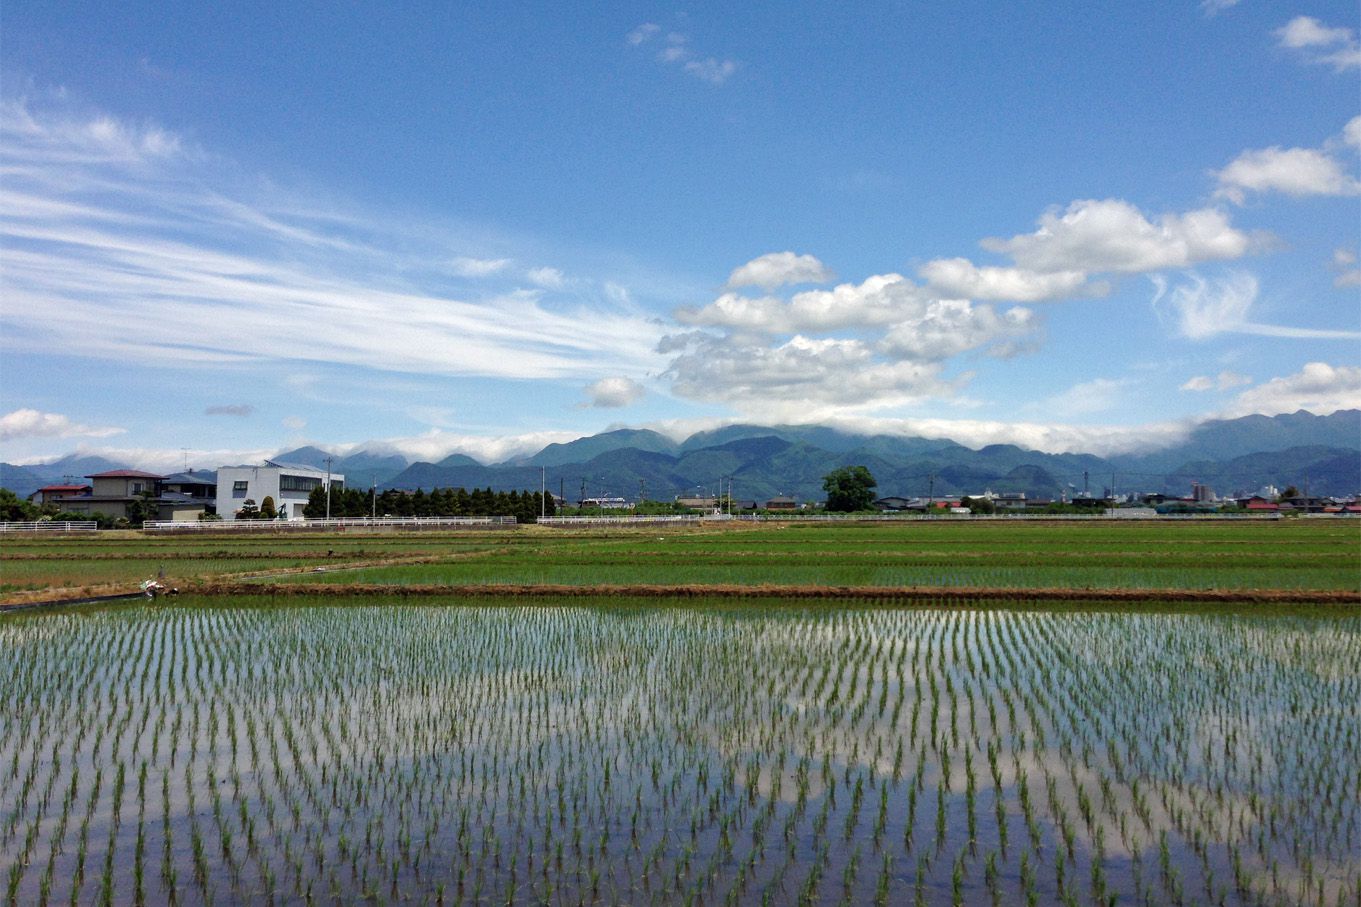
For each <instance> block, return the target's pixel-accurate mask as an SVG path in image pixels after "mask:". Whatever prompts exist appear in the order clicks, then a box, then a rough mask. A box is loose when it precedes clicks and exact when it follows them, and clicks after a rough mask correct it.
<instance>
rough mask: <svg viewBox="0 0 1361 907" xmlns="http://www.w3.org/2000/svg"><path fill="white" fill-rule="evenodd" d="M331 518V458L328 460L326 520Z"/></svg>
mask: <svg viewBox="0 0 1361 907" xmlns="http://www.w3.org/2000/svg"><path fill="white" fill-rule="evenodd" d="M330 518H331V458H330V457H327V458H326V519H328V520H329V519H330Z"/></svg>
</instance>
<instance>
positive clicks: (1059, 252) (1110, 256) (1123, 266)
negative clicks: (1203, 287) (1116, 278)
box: [981, 199, 1253, 274]
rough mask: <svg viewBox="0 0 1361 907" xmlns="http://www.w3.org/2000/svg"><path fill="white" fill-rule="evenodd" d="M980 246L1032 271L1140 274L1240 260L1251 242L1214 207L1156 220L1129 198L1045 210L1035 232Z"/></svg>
mask: <svg viewBox="0 0 1361 907" xmlns="http://www.w3.org/2000/svg"><path fill="white" fill-rule="evenodd" d="M981 244H982V246H983V248H985V249H987V250H989V251H991V252H998V253H1003V254H1006V255H1010V256H1011V257H1012V259H1013V260H1014V261H1015V263H1016V264H1017V265H1018V266H1019V267H1021V268H1024V269H1026V270H1029V271H1033V272H1040V273H1046V274H1053V273H1061V272H1065V271H1067V272H1113V273H1121V274H1137V273H1143V272H1147V271H1160V270H1165V269H1167V268H1185V267H1189V266H1191V265H1193V264H1196V263H1198V262H1204V261H1219V260H1226V259H1233V258H1239V257H1241V256H1243V255H1245V254H1247V252H1248V251H1249V250H1250V249H1251V248H1252V244H1253V243H1252V238H1251V237H1249V236H1248V235H1247V234H1245V233H1242V232H1241V231H1239V230H1236V229H1234V228H1233V226H1232V225H1231V224H1230V223H1229V218H1228V217H1227V216H1226V215H1225V214H1224V213H1223V212H1222V211H1219V210H1217V209H1215V208H1202V209H1200V210H1196V211H1188V212H1187V213H1185V214H1164V215H1162V216H1161V217H1159V218H1158V219H1157V222H1156V223H1155V222H1153V221H1150V220H1149V219H1147V218H1145V217H1144V215H1143V214H1142V213H1141V212H1140V211H1139V209H1138V208H1136V207H1134V206H1133V205H1131V204H1130V203H1129V202H1125V201H1121V200H1119V199H1104V200H1090V199H1088V200H1080V201H1075V202H1072V203H1071V204H1070V205H1069V206H1068V207H1067V208H1066V209H1064V210H1062V211H1060V210H1059V209H1056V208H1055V209H1051V210H1049V211H1046V212H1045V213H1044V214H1043V215H1041V216H1040V219H1039V221H1038V229H1037V230H1036V231H1035V232H1034V233H1025V234H1021V235H1019V236H1013V237H1012V238H1011V239H985V240H983V242H982V243H981Z"/></svg>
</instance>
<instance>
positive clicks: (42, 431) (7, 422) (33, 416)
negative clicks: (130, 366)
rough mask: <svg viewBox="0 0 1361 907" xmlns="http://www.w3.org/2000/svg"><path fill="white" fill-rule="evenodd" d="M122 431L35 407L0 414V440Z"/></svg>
mask: <svg viewBox="0 0 1361 907" xmlns="http://www.w3.org/2000/svg"><path fill="white" fill-rule="evenodd" d="M124 431H125V429H122V428H114V427H112V426H92V425H83V424H81V423H79V422H73V421H71V419H70V418H69V417H67V416H63V415H61V414H60V413H44V412H39V411H38V410H36V409H16V410H14V411H12V412H9V413H6V414H5V415H3V416H0V441H17V440H20V439H22V438H78V437H87V438H107V437H109V436H110V435H117V434H122V433H123V432H124Z"/></svg>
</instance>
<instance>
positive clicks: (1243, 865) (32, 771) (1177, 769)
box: [0, 606, 1361, 904]
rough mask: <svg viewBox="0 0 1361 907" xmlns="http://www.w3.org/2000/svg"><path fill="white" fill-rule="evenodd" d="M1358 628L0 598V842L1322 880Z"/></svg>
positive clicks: (189, 884) (638, 886) (115, 892)
mask: <svg viewBox="0 0 1361 907" xmlns="http://www.w3.org/2000/svg"><path fill="white" fill-rule="evenodd" d="M1359 629H1361V627H1359V626H1358V622H1357V620H1356V619H1355V617H1349V618H1345V619H1342V620H1331V621H1327V620H1308V619H1289V618H1286V619H1276V620H1272V621H1265V620H1253V619H1249V618H1231V617H1176V616H1166V615H1130V614H1095V613H1090V614H1088V613H1066V614H1060V615H1055V614H1045V613H1039V612H1033V611H1031V612H1004V611H959V610H955V611H943V610H942V611H934V610H894V609H883V608H870V609H860V610H850V611H833V610H824V609H812V610H797V609H791V608H769V609H759V608H742V609H732V608H724V609H717V608H716V609H712V610H708V609H703V608H697V609H684V610H680V609H660V610H652V611H648V612H639V611H630V610H628V609H617V608H602V609H588V608H580V607H572V608H552V607H422V608H414V607H391V606H389V607H342V608H320V607H303V608H288V609H275V610H265V609H232V608H189V609H173V610H172V609H157V608H143V609H131V610H126V611H116V612H106V613H100V614H93V615H85V616H81V615H50V616H47V617H44V618H42V619H38V620H22V621H13V622H11V623H7V624H4V625H0V643H3V646H0V653H3V654H0V668H3V670H4V672H5V676H8V677H11V678H13V683H12V684H11V687H12V689H13V693H14V695H13V696H12V697H11V698H10V700H9V701H7V702H6V703H5V704H4V705H3V707H2V708H3V712H0V716H3V719H4V720H3V722H0V774H6V777H5V783H4V785H3V790H4V792H5V793H4V795H3V797H0V820H2V821H3V822H4V824H3V825H0V852H3V853H4V854H5V855H6V856H5V857H3V858H0V860H3V862H0V868H3V869H4V872H5V878H6V884H7V889H6V891H7V898H8V900H9V901H10V902H13V903H19V902H23V903H28V902H40V903H56V902H60V901H62V900H66V901H67V902H69V903H84V902H87V901H89V900H98V901H102V902H110V903H111V902H114V901H119V902H124V901H128V900H132V901H134V902H144V901H145V900H147V899H150V900H168V899H171V898H173V899H174V900H176V901H177V902H181V903H211V902H212V901H213V900H214V899H222V898H226V899H228V900H270V901H272V900H281V901H282V900H290V899H306V898H312V899H316V898H328V899H331V898H334V899H340V900H345V899H349V898H350V897H351V896H353V895H356V894H360V895H362V896H363V897H368V898H373V899H375V900H381V901H388V900H398V899H412V898H414V899H417V900H419V901H424V902H431V903H438V902H448V903H453V902H461V901H466V902H481V901H493V900H494V901H498V902H502V901H508V900H517V901H518V900H539V901H544V902H548V903H578V902H591V901H595V900H604V901H611V902H615V901H628V902H643V901H646V902H655V903H671V902H677V901H681V902H684V901H691V902H709V903H712V902H716V901H721V902H724V903H746V902H749V901H756V900H762V901H766V902H787V901H790V900H795V899H799V900H807V901H810V902H814V901H816V902H838V901H840V902H846V903H865V902H871V901H872V902H877V903H907V902H909V901H911V900H920V901H931V902H937V901H943V900H947V899H948V900H950V901H953V902H963V901H966V900H967V901H974V900H978V899H980V898H984V899H989V900H991V901H993V902H996V903H1011V902H1026V903H1039V902H1046V903H1048V902H1053V901H1058V902H1063V903H1087V902H1097V903H1106V902H1109V901H1110V900H1111V899H1113V898H1120V899H1135V900H1142V901H1145V902H1159V903H1161V902H1185V903H1190V902H1210V903H1244V904H1255V903H1295V902H1300V901H1307V902H1310V903H1314V902H1322V903H1328V904H1332V903H1350V902H1353V901H1354V899H1355V898H1356V897H1357V896H1358V894H1361V869H1359V868H1358V861H1357V858H1356V857H1355V854H1356V853H1357V852H1358V847H1357V843H1358V821H1359V820H1361V816H1359V813H1361V809H1359V808H1358V805H1357V804H1358V802H1361V791H1358V787H1357V785H1358V779H1357V776H1356V773H1355V772H1354V771H1352V770H1349V769H1348V768H1347V766H1354V765H1355V764H1356V762H1357V761H1358V759H1357V757H1358V756H1361V753H1358V749H1359V748H1361V739H1358V738H1359V737H1361V732H1358V724H1359V716H1358V705H1357V703H1358V696H1357V694H1358V693H1361V690H1359V689H1358V675H1357V671H1356V668H1355V665H1356V664H1357V660H1356V656H1357V655H1358V654H1361V652H1359V651H1358V649H1361V646H1359V645H1358V639H1361V634H1359V633H1358V630H1359ZM1323 741H1327V744H1326V746H1325V745H1324V744H1323ZM6 768H7V769H8V771H7V773H6V772H5V769H6ZM158 786H159V797H157V796H155V794H156V793H157V790H156V788H157V787H158ZM149 789H150V793H148V790H149ZM58 801H60V802H58ZM132 816H135V821H133V820H132V819H130V818H129V817H132ZM153 854H159V857H160V859H159V867H158V872H156V873H155V874H152V873H149V872H148V871H147V868H148V862H149V861H150V860H152V859H153V857H152V856H151V855H153ZM129 855H131V856H130V857H129Z"/></svg>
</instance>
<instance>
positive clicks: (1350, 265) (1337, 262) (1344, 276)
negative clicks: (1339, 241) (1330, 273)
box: [1333, 248, 1361, 289]
mask: <svg viewBox="0 0 1361 907" xmlns="http://www.w3.org/2000/svg"><path fill="white" fill-rule="evenodd" d="M1333 270H1334V271H1336V272H1337V276H1336V277H1334V278H1333V286H1335V287H1337V288H1338V289H1342V288H1344V287H1361V268H1358V267H1356V253H1355V252H1353V251H1352V250H1351V249H1344V248H1338V249H1334V250H1333Z"/></svg>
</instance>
